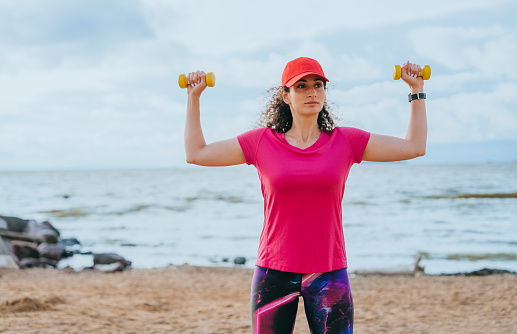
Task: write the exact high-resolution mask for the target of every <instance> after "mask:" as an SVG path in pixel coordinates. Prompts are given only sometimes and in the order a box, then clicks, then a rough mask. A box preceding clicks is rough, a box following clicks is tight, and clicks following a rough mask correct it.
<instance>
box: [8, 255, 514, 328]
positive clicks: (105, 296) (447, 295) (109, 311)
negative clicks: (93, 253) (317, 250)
mask: <svg viewBox="0 0 517 334" xmlns="http://www.w3.org/2000/svg"><path fill="white" fill-rule="evenodd" d="M252 274H253V270H252V269H248V268H241V267H197V266H189V265H181V266H167V267H162V268H153V269H132V270H128V271H123V272H117V273H113V274H105V273H100V272H95V271H84V272H80V273H76V272H71V271H66V270H54V269H28V270H0V332H2V333H45V332H53V333H55V332H62V333H65V332H70V333H79V332H81V333H250V332H251V320H250V314H249V312H250V311H249V293H250V286H251V278H252ZM350 283H351V286H352V294H353V298H354V308H355V321H354V327H355V329H356V332H357V333H474V332H480V331H483V332H493V333H515V332H516V329H517V288H516V287H517V275H516V274H504V275H490V276H481V277H479V276H478V277H475V276H464V275H460V276H447V275H417V276H407V275H362V274H356V275H355V276H352V275H351V277H350ZM308 332H309V331H308V328H307V324H306V320H305V316H304V313H303V302H300V303H299V312H298V316H297V323H296V326H295V331H294V333H296V334H302V333H308Z"/></svg>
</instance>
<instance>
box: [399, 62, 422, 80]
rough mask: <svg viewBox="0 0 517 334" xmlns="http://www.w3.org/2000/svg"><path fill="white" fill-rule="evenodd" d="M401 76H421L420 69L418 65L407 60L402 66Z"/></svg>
mask: <svg viewBox="0 0 517 334" xmlns="http://www.w3.org/2000/svg"><path fill="white" fill-rule="evenodd" d="M402 74H403V75H404V74H406V75H407V76H410V77H413V78H416V77H418V76H419V75H421V74H422V68H421V67H420V65H418V64H413V63H410V62H409V60H408V61H407V62H406V63H405V64H404V65H402Z"/></svg>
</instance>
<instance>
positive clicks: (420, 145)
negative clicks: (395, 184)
mask: <svg viewBox="0 0 517 334" xmlns="http://www.w3.org/2000/svg"><path fill="white" fill-rule="evenodd" d="M420 70H421V68H420V66H419V65H415V64H411V63H409V62H407V63H406V64H404V66H402V80H404V81H405V82H406V83H407V84H408V85H409V88H410V89H411V94H416V93H423V92H424V80H423V79H422V77H418V74H420ZM426 141H427V117H426V113H425V100H423V99H419V100H413V101H412V102H411V117H410V119H409V126H408V130H407V133H406V138H397V137H392V136H384V135H378V134H373V133H372V134H371V136H370V140H369V141H368V145H366V149H365V150H364V154H363V160H366V161H384V162H386V161H400V160H409V159H413V158H416V157H420V156H423V155H425V147H426Z"/></svg>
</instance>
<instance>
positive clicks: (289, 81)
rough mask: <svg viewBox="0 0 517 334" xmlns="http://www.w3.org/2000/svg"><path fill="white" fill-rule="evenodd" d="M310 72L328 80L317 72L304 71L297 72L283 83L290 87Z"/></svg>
mask: <svg viewBox="0 0 517 334" xmlns="http://www.w3.org/2000/svg"><path fill="white" fill-rule="evenodd" d="M311 74H316V75H317V76H319V77H322V78H323V79H324V80H325V81H326V82H329V79H327V78H325V77H324V76H323V75H321V74H319V73H314V72H304V73H301V74H298V75H296V76H294V77H292V78H291V79H289V80H288V81H287V82H286V83H285V85H284V86H285V87H292V86H293V85H294V84H295V83H297V82H298V81H299V80H300V79H302V78H303V77H306V76H308V75H311Z"/></svg>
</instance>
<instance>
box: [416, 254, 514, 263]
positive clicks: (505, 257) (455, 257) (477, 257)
mask: <svg viewBox="0 0 517 334" xmlns="http://www.w3.org/2000/svg"><path fill="white" fill-rule="evenodd" d="M420 254H421V255H422V258H423V259H426V260H436V259H447V260H452V261H472V262H476V261H483V260H489V261H517V254H515V253H450V254H446V255H443V254H441V255H440V254H431V253H429V252H420Z"/></svg>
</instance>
